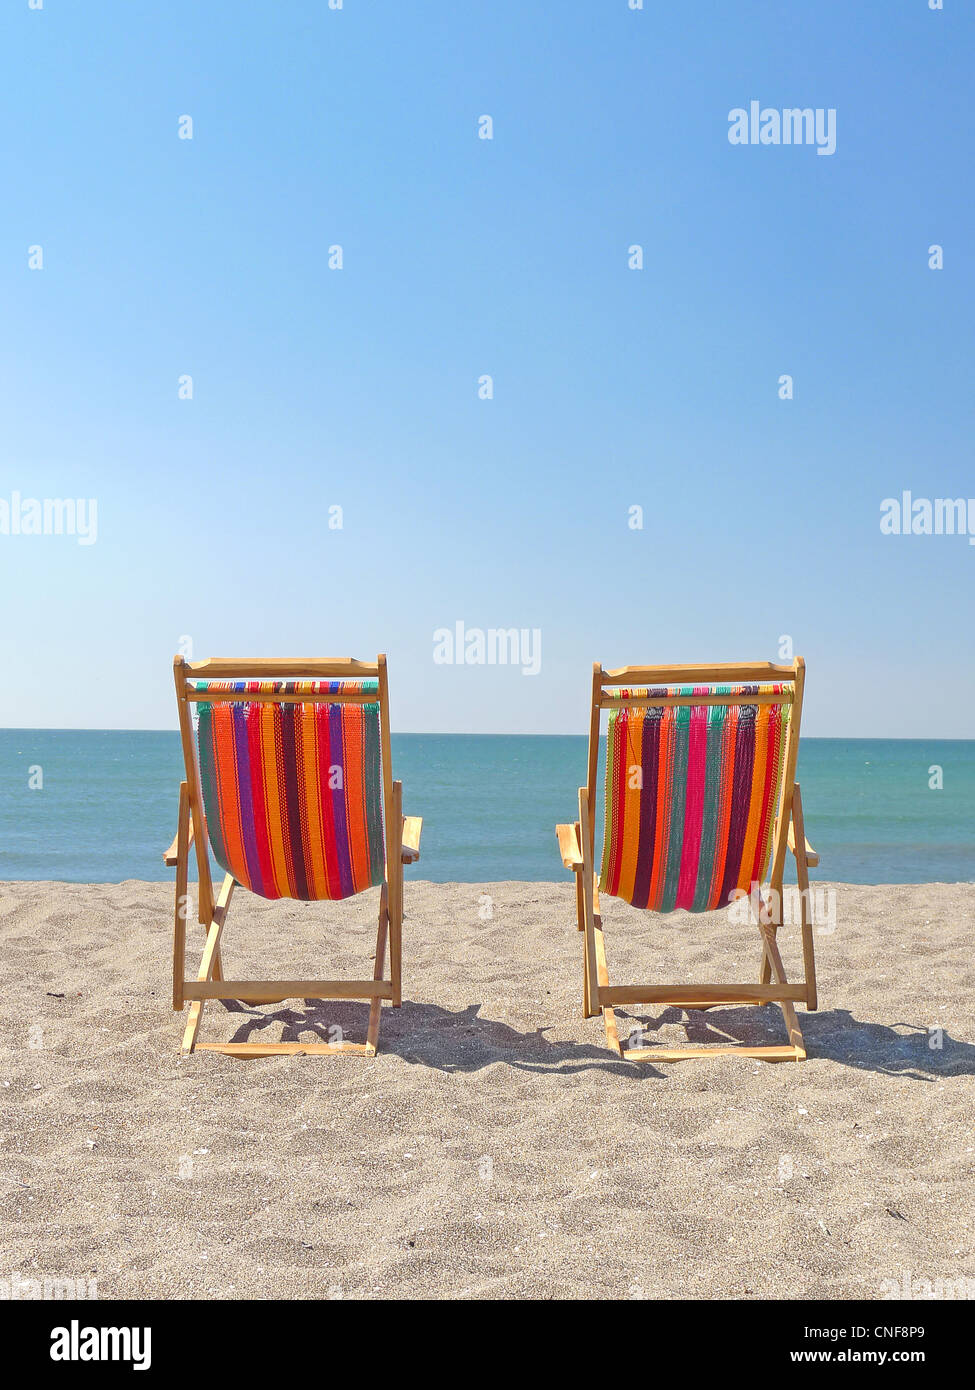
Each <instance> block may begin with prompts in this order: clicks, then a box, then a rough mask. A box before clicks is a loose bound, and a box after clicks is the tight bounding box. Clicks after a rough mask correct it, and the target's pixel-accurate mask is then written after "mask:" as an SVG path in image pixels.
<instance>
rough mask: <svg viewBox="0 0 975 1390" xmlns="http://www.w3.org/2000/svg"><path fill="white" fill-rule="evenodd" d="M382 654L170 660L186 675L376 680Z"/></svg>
mask: <svg viewBox="0 0 975 1390" xmlns="http://www.w3.org/2000/svg"><path fill="white" fill-rule="evenodd" d="M383 660H384V659H383V658H382V657H379V658H377V660H376V661H357V660H356V659H355V657H353V656H338V657H311V658H309V657H265V658H262V659H256V660H255V659H254V658H251V659H250V660H246V661H236V660H233V659H231V658H230V657H225V656H211V657H208V658H207V660H206V661H186V660H185V659H184V658H182V657H178V656H177V657H175V658H174V662H173V664H174V665H175V666H176V667H177V669H178V670H181V671H182V672H183V674H184V675H185V676H186V677H187V679H191V678H194V677H207V678H212V679H214V680H234V679H238V680H276V679H279V678H280V679H287V678H294V679H295V680H301V679H303V680H347V681H349V680H375V679H376V677H377V676H378V675H379V668H380V666H381V665H382V664H383Z"/></svg>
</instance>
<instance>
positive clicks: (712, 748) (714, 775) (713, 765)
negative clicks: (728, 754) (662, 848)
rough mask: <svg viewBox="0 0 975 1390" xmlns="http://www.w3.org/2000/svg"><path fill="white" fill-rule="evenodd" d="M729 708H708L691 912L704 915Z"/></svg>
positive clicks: (718, 690)
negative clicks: (700, 811)
mask: <svg viewBox="0 0 975 1390" xmlns="http://www.w3.org/2000/svg"><path fill="white" fill-rule="evenodd" d="M714 691H715V694H719V695H727V694H729V693H730V686H727V685H716V686H715V687H714ZM729 709H730V706H729V705H710V706H709V707H708V734H707V738H708V742H707V750H706V752H705V769H704V819H703V822H702V825H701V856H700V858H699V860H698V865H697V883H696V885H695V887H694V903H693V906H692V907H691V911H692V912H706V911H707V909H708V906H709V899H710V889H711V878H712V876H713V874H714V851H715V845H716V844H717V839H718V803H719V799H720V792H721V736H722V733H723V731H724V725H725V720H726V719H727V717H728V710H729Z"/></svg>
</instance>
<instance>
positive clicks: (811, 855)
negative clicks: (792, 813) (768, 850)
mask: <svg viewBox="0 0 975 1390" xmlns="http://www.w3.org/2000/svg"><path fill="white" fill-rule="evenodd" d="M802 838H803V840H805V844H806V863H807V864H808V865H809V867H810V868H811V869H815V867H816V865H817V864H818V863H819V855H818V854H817V853H816V851H815V850H814V849H813V847H812V845H811V844H810V843H809V841H808V840H806V837H805V835H803V837H802ZM789 848H790V849H791V850H792V853H793V854H795V852H796V828H795V826H794V825H793V824H792V822H791V821H790V822H789Z"/></svg>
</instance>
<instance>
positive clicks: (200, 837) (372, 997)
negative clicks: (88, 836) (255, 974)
mask: <svg viewBox="0 0 975 1390" xmlns="http://www.w3.org/2000/svg"><path fill="white" fill-rule="evenodd" d="M173 675H174V678H175V681H176V698H177V701H178V705H179V728H180V736H181V739H182V745H183V761H184V764H185V767H186V780H185V781H184V782H182V783H181V784H180V788H179V813H178V817H177V828H176V837H175V839H174V840H173V843H172V844H171V845H170V847H169V849H168V850H166V852H165V854H164V855H163V858H164V859H165V862H166V863H167V864H168V865H170V866H175V868H176V912H175V925H174V932H173V1008H174V1009H175V1010H176V1011H177V1012H179V1011H181V1010H182V1009H183V1008H184V1007H185V1005H186V1004H187V1003H189V1006H190V1009H189V1016H188V1018H187V1022H186V1028H185V1031H184V1033H183V1044H182V1055H183V1056H184V1057H187V1056H189V1054H190V1053H191V1052H193V1051H194V1050H195V1049H197V1048H199V1049H207V1050H209V1051H211V1052H224V1053H226V1054H228V1055H229V1056H231V1057H238V1058H251V1057H269V1056H274V1055H277V1054H279V1053H286V1054H288V1053H291V1054H297V1053H327V1054H335V1055H341V1056H357V1055H358V1056H366V1057H374V1056H375V1055H376V1047H377V1044H378V1040H379V1023H380V1013H381V1009H382V1005H383V1001H384V1000H388V1001H389V1002H390V1003H391V1004H392V1006H393V1008H397V1009H398V1008H399V1007H400V1005H401V1003H402V926H403V865H404V864H412V863H415V861H416V860H417V859H419V857H420V832H421V827H422V821H421V818H420V817H419V816H404V815H403V784H402V783H401V782H394V781H393V771H392V756H391V752H390V738H389V688H388V683H387V677H386V657H385V656H384V655H382V654H380V655H379V656H377V658H376V660H375V661H374V662H364V661H356V660H354V659H353V658H351V657H346V658H338V659H335V660H328V659H322V660H312V661H307V660H275V659H270V660H263V661H234V660H230V659H225V658H213V659H211V660H208V661H186V660H184V658H183V657H179V656H177V657H175V658H174V660H173ZM201 678H202V679H207V680H210V679H212V680H227V681H234V680H261V681H267V680H275V679H279V678H280V679H308V680H321V681H329V680H341V681H359V680H370V679H372V680H378V683H379V688H378V694H362V693H361V692H349V693H347V694H344V695H343V694H342V693H337V694H327V693H322V694H312V695H304V694H302V695H290V696H289V695H276V694H275V695H262V694H249V693H248V694H246V695H244V696H242V695H241V694H239V693H237V692H234V691H219V690H214V691H207V692H199V691H197V689H196V686H195V682H196V680H197V679H201ZM242 698H244V699H246V700H248V701H255V702H268V701H275V702H279V703H291V704H295V703H303V704H342V703H348V702H350V701H352V702H357V703H370V704H375V703H376V702H377V700H378V704H379V722H380V742H381V755H382V780H383V831H384V840H385V847H386V864H385V875H384V882H383V885H382V889H381V891H380V901H379V929H378V932H377V935H376V957H375V968H374V970H373V978H372V979H371V980H228V979H226V978H225V977H224V972H223V958H222V944H223V943H222V936H223V929H224V924H225V922H226V919H227V912H228V909H229V907H230V900H231V898H232V897H233V892H234V888H235V887H236V880H235V879H234V877H233V875H232V874H229V873H228V874H226V875H225V877H224V880H223V884H222V886H221V888H220V891H219V893H218V894H217V895H216V898H214V891H213V881H212V878H211V875H210V856H209V841H208V838H207V827H206V818H205V815H204V809H203V796H202V790H201V786H200V771H199V762H198V758H197V751H196V740H195V738H194V734H193V720H192V714H191V710H190V706H191V704H193V703H194V702H196V703H199V702H201V701H208V702H210V703H216V702H218V701H219V702H233V701H239V700H241V699H242ZM194 843H195V846H196V865H197V873H198V877H199V885H198V888H199V905H198V909H199V910H198V916H199V920H200V923H201V924H202V926H203V929H204V931H205V932H206V943H205V945H204V947H203V957H202V960H201V962H200V969H199V971H198V973H197V977H196V979H195V980H192V981H191V980H187V979H185V973H186V965H185V961H186V919H187V916H188V915H189V906H188V905H189V898H188V895H187V877H188V869H189V853H190V846H191V845H192V844H194ZM394 846H395V847H396V849H398V853H397V852H391V847H394ZM387 945H388V948H389V979H386V978H385V968H386V965H385V962H386V950H387ZM294 998H299V999H344V1000H363V1001H364V1000H368V1001H369V1022H368V1027H367V1032H366V1041H365V1043H345V1042H343V1043H305V1042H281V1043H217V1042H197V1035H198V1033H199V1030H200V1022H201V1019H202V1017H203V1009H204V1006H205V1005H206V1002H207V1000H208V999H237V1000H241V1001H242V1002H246V1003H252V1004H277V1003H280V1002H281V1001H282V1000H284V999H294Z"/></svg>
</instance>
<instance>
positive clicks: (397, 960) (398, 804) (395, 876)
mask: <svg viewBox="0 0 975 1390" xmlns="http://www.w3.org/2000/svg"><path fill="white" fill-rule="evenodd" d="M393 822H394V824H395V825H397V826H401V825H402V824H403V783H402V782H394V783H393ZM386 858H387V862H389V863H391V865H392V872H391V874H390V883H389V899H388V901H389V978H390V980H391V981H392V985H393V999H392V1004H393V1008H394V1009H398V1008H399V1007H400V1006H401V1004H402V1003H403V882H404V879H403V856H402V854H401V853H400V852H399V843H398V842H397V846H396V853H395V854H393V853H392V852H391V849H389V848H388V849H387V851H386Z"/></svg>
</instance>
